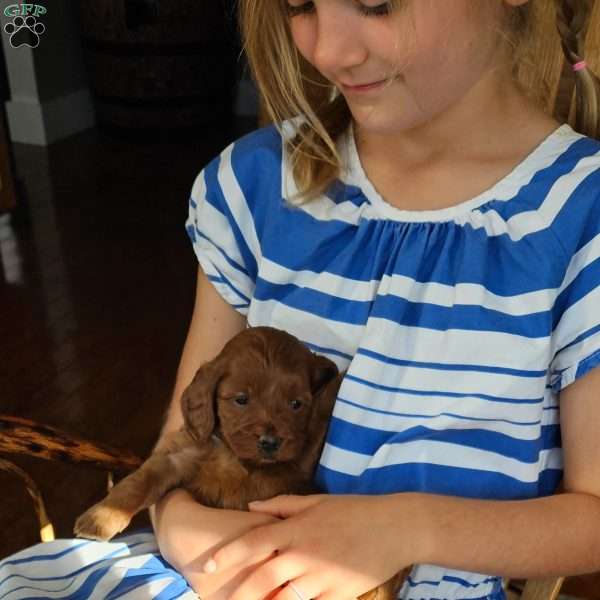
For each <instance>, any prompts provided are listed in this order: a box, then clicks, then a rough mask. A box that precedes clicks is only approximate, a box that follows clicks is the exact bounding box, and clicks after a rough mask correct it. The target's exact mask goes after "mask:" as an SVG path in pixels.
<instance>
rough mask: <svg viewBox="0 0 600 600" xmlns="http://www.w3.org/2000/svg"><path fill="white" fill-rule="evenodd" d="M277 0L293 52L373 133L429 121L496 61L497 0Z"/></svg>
mask: <svg viewBox="0 0 600 600" xmlns="http://www.w3.org/2000/svg"><path fill="white" fill-rule="evenodd" d="M284 1H285V2H287V5H288V10H289V23H290V29H291V33H292V37H293V40H294V42H295V44H296V46H297V48H298V51H299V52H300V53H301V54H302V55H303V56H304V58H305V59H306V60H307V61H308V62H310V63H312V65H313V66H314V67H315V68H316V69H317V70H318V71H319V72H320V73H321V74H322V75H323V76H324V77H325V78H327V79H328V80H329V81H331V82H332V83H333V84H334V85H335V86H336V87H337V88H338V90H339V91H340V92H341V93H342V94H343V95H344V96H345V98H346V100H347V102H348V105H349V107H350V110H351V111H352V114H353V117H354V119H355V121H356V122H357V123H359V125H361V126H363V127H365V128H367V129H368V130H370V131H372V132H373V133H376V132H379V133H390V132H394V131H399V130H406V129H410V128H413V127H418V126H419V125H422V124H424V123H426V122H428V121H430V120H431V119H433V118H435V117H436V116H437V115H439V114H441V113H442V112H444V111H445V110H447V109H449V108H450V107H452V106H454V105H456V104H457V103H458V102H459V101H460V100H461V99H463V98H464V97H466V95H467V92H468V91H469V90H471V89H472V88H473V87H474V86H475V84H476V83H477V82H478V81H480V80H481V79H482V78H483V77H484V76H485V75H489V74H490V73H491V72H493V69H494V67H495V66H497V65H498V64H499V58H500V49H501V48H502V45H501V44H500V43H499V38H498V34H497V33H496V30H497V28H498V27H499V26H500V24H501V17H502V10H503V0H475V2H474V1H473V0H404V1H403V2H400V6H399V7H397V8H390V7H388V5H387V3H386V2H383V3H382V0H313V1H308V0H284ZM524 1H526V0H521V1H519V0H511V3H512V4H521V3H523V2H524ZM379 82H381V83H379ZM373 83H377V85H374V86H371V87H370V89H366V88H353V87H352V86H359V85H365V84H373Z"/></svg>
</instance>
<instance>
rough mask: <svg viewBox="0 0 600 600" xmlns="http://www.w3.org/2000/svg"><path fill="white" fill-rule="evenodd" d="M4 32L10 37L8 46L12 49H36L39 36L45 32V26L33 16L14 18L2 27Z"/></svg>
mask: <svg viewBox="0 0 600 600" xmlns="http://www.w3.org/2000/svg"><path fill="white" fill-rule="evenodd" d="M4 31H5V32H6V33H8V35H10V45H11V46H12V47H13V48H19V47H21V46H29V48H37V47H38V46H39V44H40V35H42V33H44V31H46V26H45V25H44V24H43V23H40V22H39V21H38V20H37V19H36V18H35V17H34V16H33V15H29V16H28V17H26V18H23V17H15V18H14V19H13V20H12V22H10V23H7V24H6V25H5V26H4Z"/></svg>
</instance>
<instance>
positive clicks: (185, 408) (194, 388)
mask: <svg viewBox="0 0 600 600" xmlns="http://www.w3.org/2000/svg"><path fill="white" fill-rule="evenodd" d="M224 362H225V361H223V359H222V358H220V356H217V357H216V358H215V359H214V360H211V361H210V362H207V363H206V364H204V365H202V366H201V367H200V368H199V369H198V371H197V372H196V375H195V376H194V379H193V381H192V383H190V385H188V387H187V388H186V389H185V390H184V392H183V394H182V395H181V412H182V413H183V423H184V426H185V428H186V430H187V431H188V433H189V434H190V435H191V436H192V437H193V438H194V439H195V440H196V441H197V442H198V443H200V444H203V443H206V442H207V441H208V439H209V438H210V436H211V434H212V432H213V430H214V428H215V400H216V393H217V386H218V385H219V381H220V380H221V378H222V377H223V374H224Z"/></svg>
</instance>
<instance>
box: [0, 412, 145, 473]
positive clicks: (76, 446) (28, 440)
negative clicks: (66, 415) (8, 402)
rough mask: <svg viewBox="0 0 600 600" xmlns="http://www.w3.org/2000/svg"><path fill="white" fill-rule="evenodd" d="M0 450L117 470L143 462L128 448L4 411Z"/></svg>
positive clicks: (130, 469)
mask: <svg viewBox="0 0 600 600" xmlns="http://www.w3.org/2000/svg"><path fill="white" fill-rule="evenodd" d="M0 452H8V453H11V454H25V455H27V456H36V457H38V458H44V459H46V460H54V461H62V462H69V463H80V464H86V465H89V466H93V467H96V468H98V469H104V470H107V471H117V472H129V471H133V470H135V469H137V468H138V467H139V466H140V465H141V464H142V462H143V461H142V459H141V458H140V457H138V456H136V455H135V454H133V453H132V452H129V451H127V450H118V449H116V448H112V447H110V446H108V445H105V444H100V443H97V442H92V441H90V440H86V439H84V438H82V437H78V436H75V435H72V434H70V433H67V432H65V431H62V430H60V429H57V428H55V427H50V426H48V425H41V424H39V423H36V422H35V421H30V420H28V419H22V418H19V417H9V416H6V415H0Z"/></svg>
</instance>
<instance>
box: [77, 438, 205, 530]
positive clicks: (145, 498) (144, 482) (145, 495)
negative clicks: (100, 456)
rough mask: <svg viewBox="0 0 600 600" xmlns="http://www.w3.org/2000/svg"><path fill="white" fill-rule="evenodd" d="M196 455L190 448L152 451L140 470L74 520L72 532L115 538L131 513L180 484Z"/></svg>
mask: <svg viewBox="0 0 600 600" xmlns="http://www.w3.org/2000/svg"><path fill="white" fill-rule="evenodd" d="M198 456H199V453H198V451H197V450H196V449H195V448H193V447H187V448H180V449H179V450H177V451H173V452H164V451H159V452H155V453H154V454H152V455H151V456H150V458H148V460H146V462H144V464H142V466H141V467H140V468H139V469H137V470H136V471H134V472H133V473H131V475H128V476H127V477H126V478H125V479H123V480H122V481H120V482H119V483H117V484H116V485H115V487H113V489H112V490H111V491H110V492H109V494H108V495H107V496H106V498H104V500H102V501H100V502H98V503H97V504H95V505H94V506H92V507H91V508H90V509H89V510H87V511H86V512H85V513H83V515H81V516H80V517H79V518H78V519H77V521H76V523H75V529H74V531H75V535H77V536H78V537H85V538H91V539H96V540H103V541H105V540H109V539H110V538H112V537H114V536H115V535H116V534H117V533H119V532H121V531H123V529H125V528H126V527H127V525H129V523H130V521H131V519H132V518H133V517H134V515H136V514H137V513H138V512H140V511H141V510H143V509H145V508H148V507H149V506H152V505H153V504H155V503H156V502H157V501H158V500H160V498H161V497H162V496H163V495H164V494H166V493H167V492H168V491H169V490H171V489H173V488H175V487H177V486H179V485H181V483H182V481H183V480H184V479H185V477H186V476H187V473H188V472H189V470H190V469H191V468H193V467H192V465H193V463H194V462H195V461H196V460H197V458H198Z"/></svg>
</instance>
